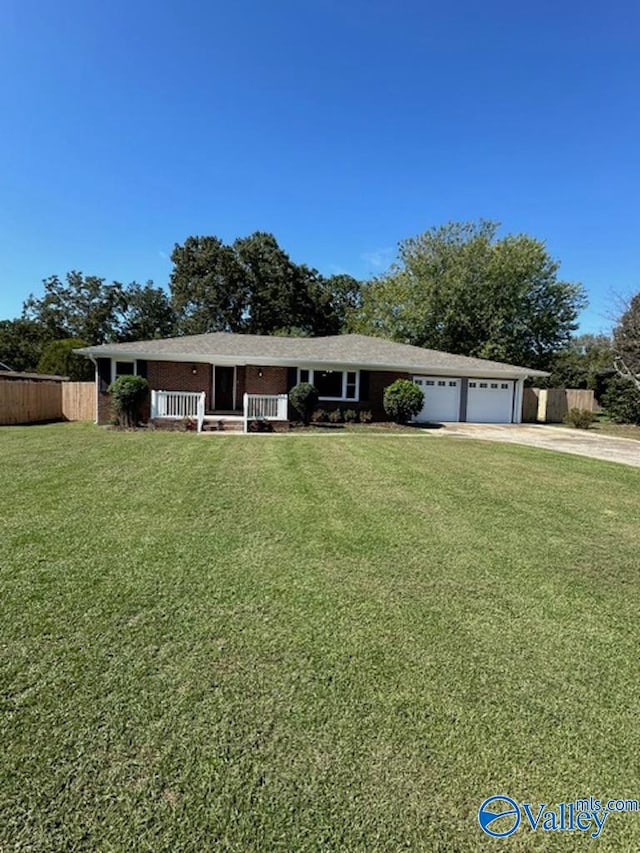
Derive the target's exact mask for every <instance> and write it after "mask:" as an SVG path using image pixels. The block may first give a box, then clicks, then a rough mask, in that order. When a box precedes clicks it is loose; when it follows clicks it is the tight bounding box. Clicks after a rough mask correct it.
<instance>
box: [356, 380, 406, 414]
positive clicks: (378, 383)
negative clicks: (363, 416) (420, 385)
mask: <svg viewBox="0 0 640 853" xmlns="http://www.w3.org/2000/svg"><path fill="white" fill-rule="evenodd" d="M410 378H411V377H410V375H409V374H408V373H397V372H396V371H392V370H372V371H370V373H369V400H368V401H366V400H363V401H362V402H361V403H360V408H361V409H365V410H367V409H369V410H370V411H371V414H372V415H373V419H374V421H388V420H389V418H388V416H387V413H386V412H385V410H384V406H383V405H382V398H383V396H384V389H385V388H386V387H387V386H388V385H391V383H392V382H395V381H396V379H410Z"/></svg>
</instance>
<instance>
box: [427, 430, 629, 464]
mask: <svg viewBox="0 0 640 853" xmlns="http://www.w3.org/2000/svg"><path fill="white" fill-rule="evenodd" d="M432 435H447V436H459V437H460V438H480V439H484V440H487V441H504V442H507V443H510V444H526V445H529V446H531V447H543V448H545V449H546V450H559V451H560V452H561V453H575V454H576V455H577V456H589V457H590V458H591V459H604V460H605V461H607V462H621V463H622V464H623V465H634V466H635V467H637V468H640V441H635V440H634V439H632V438H614V437H613V436H607V435H602V434H598V433H595V432H588V431H587V430H577V429H565V428H563V427H555V426H553V427H552V426H545V425H544V424H444V425H443V429H439V430H434V431H433V433H432Z"/></svg>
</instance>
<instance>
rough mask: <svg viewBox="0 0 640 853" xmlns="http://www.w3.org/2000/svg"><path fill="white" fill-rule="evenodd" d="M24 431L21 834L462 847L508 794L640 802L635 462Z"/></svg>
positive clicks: (529, 839) (9, 820)
mask: <svg viewBox="0 0 640 853" xmlns="http://www.w3.org/2000/svg"><path fill="white" fill-rule="evenodd" d="M0 444H1V446H2V450H3V453H2V460H1V461H0V470H1V476H2V482H3V483H4V484H5V489H4V491H5V507H6V510H5V516H6V526H5V531H6V533H5V537H4V538H5V543H6V546H7V548H6V552H5V554H6V556H5V558H4V559H3V561H2V567H1V568H0V571H1V573H2V574H1V577H2V588H3V596H2V602H1V604H0V607H1V608H2V625H3V640H2V647H1V649H0V653H1V658H0V660H1V662H2V683H1V686H2V693H1V696H2V703H3V713H2V716H1V717H0V720H1V722H0V725H1V727H2V729H1V733H2V735H3V743H4V744H5V745H6V748H5V750H4V755H3V760H2V767H1V769H0V774H1V775H0V841H1V844H0V849H2V848H3V846H4V848H6V849H32V850H43V851H44V850H47V851H49V850H72V849H78V850H98V849H99V850H125V849H126V850H130V849H140V850H144V849H148V850H154V851H157V850H167V851H169V850H172V851H173V850H209V849H212V850H213V849H220V850H260V851H261V850H296V851H298V850H300V851H302V850H305V851H306V850H309V851H311V850H336V851H337V850H340V851H342V850H362V851H365V850H366V851H370V850H380V851H383V850H384V851H388V850H391V851H393V850H406V849H413V850H442V851H444V850H447V851H449V850H463V851H464V850H476V849H479V846H480V845H481V843H482V839H481V837H480V835H479V834H478V833H479V828H478V826H477V822H476V818H475V811H476V810H477V806H478V804H479V802H481V800H482V799H484V798H485V797H486V796H488V795H489V794H491V793H498V792H501V791H506V792H508V793H511V794H512V795H513V796H515V797H521V798H527V797H528V798H531V799H533V800H535V801H536V802H537V801H538V800H545V799H546V800H547V801H549V802H555V801H558V800H560V799H564V798H569V797H572V796H576V797H577V796H582V795H585V796H586V795H588V794H589V793H592V792H593V793H594V795H598V794H602V795H609V794H610V795H612V796H636V794H637V792H635V789H634V785H635V776H634V773H635V770H634V766H635V757H634V756H635V755H637V753H638V746H639V744H638V734H637V724H636V716H637V712H636V709H637V707H638V700H639V699H640V697H639V696H638V692H639V691H638V686H637V683H638V679H637V648H638V628H637V625H636V622H637V620H636V618H635V614H636V613H637V608H638V585H637V568H636V564H637V558H636V555H637V552H638V538H639V537H638V530H637V525H636V523H635V517H636V516H637V508H638V497H637V494H638V492H637V489H638V475H637V473H636V472H635V471H633V470H631V469H626V468H624V467H623V466H616V465H609V464H605V463H598V462H591V461H590V460H584V459H579V458H573V457H567V456H561V455H560V454H552V453H546V452H541V451H536V450H531V449H527V448H516V447H511V446H501V445H492V444H489V443H483V442H471V441H469V442H467V441H465V442H461V441H456V440H455V439H452V440H447V439H441V438H437V439H435V438H432V437H429V436H425V437H424V439H423V440H420V439H413V438H411V440H408V439H404V438H402V437H398V438H389V437H387V436H381V437H380V439H377V438H375V437H365V436H359V435H358V436H344V437H343V436H336V437H332V438H324V437H323V439H322V440H315V439H314V436H309V437H307V436H304V437H298V436H295V437H288V436H283V437H279V436H276V437H272V438H270V437H265V438H263V437H259V438H256V439H252V438H249V439H246V438H243V437H241V436H238V437H232V436H228V437H227V436H220V437H210V438H202V437H198V436H191V435H180V434H173V435H172V434H161V433H125V434H119V433H115V432H110V431H106V430H99V429H96V428H94V427H90V426H85V425H56V426H50V427H41V428H33V427H32V428H25V429H5V430H2V431H0ZM639 829H640V827H638V826H637V818H634V817H633V816H615V817H614V818H612V819H611V821H610V824H609V825H607V827H606V829H605V835H604V836H603V839H602V840H606V843H607V849H620V850H625V849H634V847H636V846H638V841H639V840H640V834H639ZM545 842H546V843H547V844H548V839H545V838H544V837H542V836H540V837H537V836H535V835H532V834H531V833H525V832H524V831H523V832H522V833H519V834H518V835H516V836H514V837H512V838H511V839H510V840H509V844H510V847H512V848H513V849H514V850H535V849H540V850H542V849H545ZM576 843H581V842H580V839H576V837H571V838H563V837H561V836H558V837H556V838H554V845H557V847H558V849H567V850H569V849H576ZM591 843H593V842H591Z"/></svg>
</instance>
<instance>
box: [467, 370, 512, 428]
mask: <svg viewBox="0 0 640 853" xmlns="http://www.w3.org/2000/svg"><path fill="white" fill-rule="evenodd" d="M512 410H513V382H496V380H495V379H470V380H469V391H468V396H467V421H468V422H469V423H472V424H474V423H475V424H510V423H511V413H512Z"/></svg>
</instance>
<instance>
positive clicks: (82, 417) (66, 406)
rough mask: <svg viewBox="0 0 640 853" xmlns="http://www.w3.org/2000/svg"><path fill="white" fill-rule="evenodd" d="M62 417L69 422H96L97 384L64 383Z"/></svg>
mask: <svg viewBox="0 0 640 853" xmlns="http://www.w3.org/2000/svg"><path fill="white" fill-rule="evenodd" d="M61 390H62V416H63V418H64V419H65V420H67V421H95V419H96V384H95V382H63V383H62V384H61Z"/></svg>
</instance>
